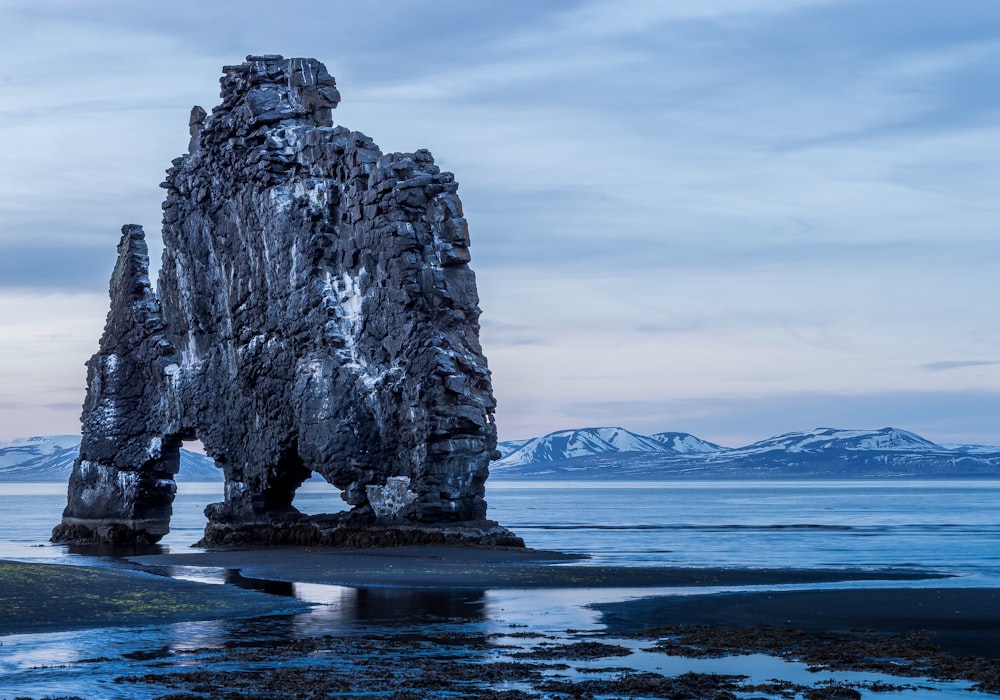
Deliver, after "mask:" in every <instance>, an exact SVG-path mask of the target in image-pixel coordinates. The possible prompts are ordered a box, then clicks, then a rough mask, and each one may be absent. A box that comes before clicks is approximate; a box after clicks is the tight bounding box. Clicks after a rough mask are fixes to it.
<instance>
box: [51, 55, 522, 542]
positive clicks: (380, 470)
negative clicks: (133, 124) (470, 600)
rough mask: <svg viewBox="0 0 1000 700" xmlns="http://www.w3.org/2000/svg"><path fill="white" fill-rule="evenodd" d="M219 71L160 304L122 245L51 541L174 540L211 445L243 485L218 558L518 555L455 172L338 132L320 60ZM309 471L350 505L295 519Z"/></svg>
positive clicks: (229, 483)
mask: <svg viewBox="0 0 1000 700" xmlns="http://www.w3.org/2000/svg"><path fill="white" fill-rule="evenodd" d="M223 70H224V77H223V78H222V80H221V82H222V104H221V105H219V106H218V107H216V108H215V109H214V110H213V111H212V113H211V114H206V112H205V111H204V110H202V109H201V108H200V107H195V108H194V109H193V110H192V113H191V120H190V132H191V142H190V146H189V151H190V152H189V153H188V154H186V155H184V156H182V157H180V158H178V159H176V160H174V162H173V167H172V168H171V169H170V170H169V171H168V174H167V180H166V182H164V183H163V185H162V186H163V187H164V188H165V189H166V190H167V197H166V201H165V202H164V204H163V210H164V215H163V242H164V253H163V263H162V267H161V271H160V276H159V281H158V284H157V289H156V291H154V290H153V289H152V288H151V286H150V282H149V276H148V255H147V249H146V244H145V241H144V237H143V231H142V229H141V228H140V227H138V226H125V227H124V228H123V230H122V234H123V235H122V239H121V243H120V244H119V248H118V263H117V266H116V267H115V271H114V275H113V277H112V280H111V311H110V313H109V314H108V322H107V325H106V327H105V330H104V335H103V337H102V339H101V344H100V350H99V351H98V353H97V354H96V355H94V356H93V357H92V358H91V360H90V361H89V363H88V391H87V398H86V402H85V404H84V410H83V418H82V420H83V442H82V444H81V448H80V457H79V459H78V460H77V462H76V465H75V467H74V471H73V475H72V476H71V478H70V483H69V498H68V505H67V507H66V510H65V511H64V514H63V520H62V523H61V524H60V525H59V526H58V527H56V528H55V530H54V532H53V539H54V540H56V541H62V542H108V543H143V542H155V541H157V540H159V539H160V538H161V537H162V536H163V535H164V534H165V533H166V532H167V531H168V526H169V519H170V513H171V503H172V500H173V495H174V489H175V485H174V481H173V476H174V474H176V473H177V470H178V450H179V447H180V445H181V443H182V442H183V441H184V440H192V439H199V440H201V442H202V444H203V445H204V447H205V451H206V452H207V454H208V455H209V456H211V457H212V458H213V459H214V460H215V462H216V464H217V465H218V466H219V467H220V468H221V469H223V470H224V472H225V477H226V485H225V500H224V502H222V503H216V504H213V505H210V506H209V507H208V508H207V509H206V515H207V516H208V524H207V526H206V529H205V536H204V539H203V542H204V543H205V544H208V545H220V544H285V543H302V544H305V543H310V544H327V545H351V546H354V545H360V546H369V545H377V544H395V543H410V542H445V541H469V542H479V543H486V544H503V545H521V544H522V543H521V542H520V540H519V538H516V537H515V536H513V535H512V534H511V533H510V532H509V531H507V530H505V529H504V528H502V527H500V526H498V525H497V524H496V523H494V522H492V521H488V520H486V519H485V518H486V503H485V501H484V500H483V494H484V482H485V480H486V477H487V474H488V463H489V461H490V459H491V458H494V457H497V456H499V455H498V453H496V452H495V448H496V430H495V427H494V423H493V409H494V406H495V402H494V399H493V396H492V387H491V383H490V374H489V370H488V369H487V367H486V359H485V357H484V356H483V352H482V348H481V347H480V344H479V338H478V336H479V322H478V319H479V314H480V310H479V307H478V296H477V293H476V283H475V277H474V275H473V272H472V270H471V269H470V268H469V265H468V263H469V249H468V246H469V236H468V226H467V224H466V220H465V218H464V217H463V214H462V204H461V202H460V201H459V198H458V195H457V194H456V190H457V187H458V185H457V183H456V182H455V180H454V176H453V175H452V174H451V173H447V172H442V171H441V170H440V168H438V167H437V166H436V165H435V164H434V159H433V158H432V157H431V154H430V153H429V152H428V151H426V150H418V151H416V152H414V153H388V154H384V153H382V152H381V151H380V150H379V149H378V147H377V146H376V145H375V144H374V143H373V142H372V140H371V139H370V138H368V137H367V136H365V135H363V134H361V133H359V132H356V131H350V130H349V129H346V128H344V127H340V126H337V127H334V126H333V125H332V120H331V110H332V109H333V108H335V107H336V106H337V103H338V102H339V100H340V95H339V93H338V91H337V88H336V84H335V82H334V79H333V78H332V77H331V76H330V75H329V73H327V71H326V68H325V67H324V66H323V65H322V64H321V63H319V62H318V61H316V60H314V59H299V58H293V59H285V58H282V57H281V56H273V55H272V56H250V57H248V58H247V61H246V63H243V64H242V65H238V66H227V67H225V68H224V69H223ZM313 472H316V473H318V474H319V475H321V476H322V477H323V478H324V479H326V480H327V481H328V482H330V483H331V484H333V485H334V486H335V487H337V488H338V489H340V490H341V492H342V497H343V498H344V499H345V500H346V501H347V502H348V503H349V504H350V505H351V506H353V508H352V509H351V510H349V511H346V512H345V513H341V514H337V515H326V516H305V515H303V514H301V513H299V512H298V511H297V510H296V509H295V508H294V507H293V505H292V500H293V497H294V494H295V490H296V488H298V487H299V485H300V484H301V483H302V482H303V481H304V480H305V479H307V478H308V477H309V476H310V475H311V474H312V473H313Z"/></svg>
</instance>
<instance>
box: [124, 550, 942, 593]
mask: <svg viewBox="0 0 1000 700" xmlns="http://www.w3.org/2000/svg"><path fill="white" fill-rule="evenodd" d="M130 561H133V562H135V563H137V564H140V565H143V566H167V567H172V566H181V567H191V566H194V567H220V568H225V569H238V570H239V571H240V573H241V574H242V575H243V576H246V577H249V578H260V579H268V580H273V581H293V582H301V583H322V584H332V585H340V586H361V587H370V586H397V587H407V588H420V587H435V588H437V587H444V588H469V589H484V588H637V587H638V588H647V587H676V586H749V585H765V584H792V583H823V582H832V581H868V580H879V581H889V580H897V581H908V580H921V579H928V578H935V577H939V578H941V577H946V576H945V575H938V574H933V573H930V574H928V573H927V572H916V571H913V570H911V569H882V570H867V569H866V570H862V569H840V570H835V569H765V568H762V569H749V568H748V569H732V568H721V567H720V568H681V567H669V566H598V565H591V564H588V563H586V559H585V558H581V557H578V556H572V555H568V554H562V553H559V552H545V551H536V550H531V549H507V548H495V549H494V548H482V547H462V546H449V545H425V546H416V547H387V548H384V549H377V550H371V549H366V550H344V549H319V548H316V549H313V548H304V547H282V548H271V549H231V550H214V551H207V552H185V553H170V554H160V555H148V556H138V557H130Z"/></svg>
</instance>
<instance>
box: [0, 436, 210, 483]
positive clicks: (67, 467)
mask: <svg viewBox="0 0 1000 700" xmlns="http://www.w3.org/2000/svg"><path fill="white" fill-rule="evenodd" d="M79 454H80V436H79V435H44V436H35V437H29V438H17V439H15V440H11V441H10V442H0V482H4V481H63V482H65V481H67V480H68V479H69V475H70V472H71V471H72V470H73V462H74V461H75V460H76V458H77V456H78V455H79ZM177 479H178V480H180V481H222V480H223V475H222V470H220V469H219V468H218V467H216V466H215V461H214V460H212V459H211V458H210V457H206V456H205V455H202V454H198V453H197V452H190V451H189V450H185V449H183V448H182V449H181V468H180V472H178V474H177Z"/></svg>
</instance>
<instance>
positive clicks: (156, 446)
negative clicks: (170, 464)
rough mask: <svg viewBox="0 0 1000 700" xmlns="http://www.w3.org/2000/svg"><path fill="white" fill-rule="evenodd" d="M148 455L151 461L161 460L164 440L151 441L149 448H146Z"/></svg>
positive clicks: (158, 438)
mask: <svg viewBox="0 0 1000 700" xmlns="http://www.w3.org/2000/svg"><path fill="white" fill-rule="evenodd" d="M146 454H147V455H148V456H149V458H150V459H159V458H160V457H161V456H163V438H161V437H154V438H152V439H150V441H149V446H148V447H147V448H146Z"/></svg>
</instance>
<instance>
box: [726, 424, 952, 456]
mask: <svg viewBox="0 0 1000 700" xmlns="http://www.w3.org/2000/svg"><path fill="white" fill-rule="evenodd" d="M944 449H945V448H943V447H941V446H940V445H937V444H935V443H933V442H931V441H930V440H926V439H924V438H922V437H920V436H919V435H917V434H916V433H911V432H909V431H907V430H900V429H899V428H882V429H880V430H839V429H837V428H816V429H815V430H808V431H804V432H795V433H785V434H783V435H777V436H775V437H772V438H768V439H767V440H761V441H760V442H755V443H753V444H752V445H747V446H746V447H741V448H739V451H740V452H742V453H743V454H753V453H764V452H771V451H775V450H777V451H780V452H790V453H794V452H821V451H824V450H883V451H885V450H891V451H903V452H910V451H913V452H940V451H942V450H944Z"/></svg>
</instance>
